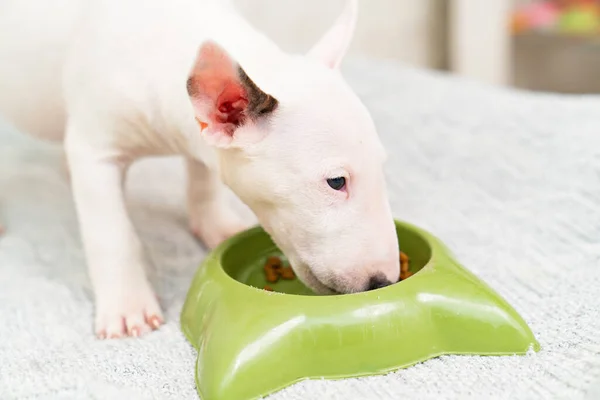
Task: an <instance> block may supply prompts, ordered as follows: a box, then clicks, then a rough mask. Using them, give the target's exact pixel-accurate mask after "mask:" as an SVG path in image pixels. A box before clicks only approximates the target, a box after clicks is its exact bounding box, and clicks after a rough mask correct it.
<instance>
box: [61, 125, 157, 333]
mask: <svg viewBox="0 0 600 400" xmlns="http://www.w3.org/2000/svg"><path fill="white" fill-rule="evenodd" d="M78 136H81V135H77V132H76V131H73V129H69V130H68V131H67V137H66V142H65V145H66V146H65V149H66V152H67V159H68V163H69V169H70V172H71V184H72V188H73V196H74V200H75V206H76V210H77V214H78V219H79V226H80V230H81V236H82V240H83V246H84V250H85V254H86V259H87V263H88V268H89V273H90V278H91V281H92V284H93V287H94V291H95V295H96V328H95V329H96V334H97V335H98V337H101V338H105V337H109V338H110V337H121V336H126V335H130V336H138V335H141V334H143V333H145V332H147V331H150V330H151V329H156V328H157V327H158V326H159V325H160V324H161V323H162V321H163V317H162V314H161V310H160V307H159V305H158V302H157V299H156V296H155V295H154V292H153V290H152V288H151V286H150V284H149V282H148V280H147V278H146V273H145V264H146V262H145V256H144V251H143V248H142V244H141V242H140V240H139V238H138V236H137V234H136V232H135V230H134V227H133V225H132V223H131V221H130V219H129V216H128V213H127V210H126V206H125V199H124V195H123V178H124V175H125V172H126V167H127V165H125V164H123V163H119V162H118V161H117V159H118V153H116V152H114V150H112V149H102V148H98V145H97V144H95V145H90V144H89V143H87V142H85V141H82V140H81V138H80V137H78Z"/></svg>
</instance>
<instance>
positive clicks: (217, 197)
mask: <svg viewBox="0 0 600 400" xmlns="http://www.w3.org/2000/svg"><path fill="white" fill-rule="evenodd" d="M187 171H188V192H187V194H188V213H189V218H190V229H191V230H192V233H194V235H196V236H197V237H198V238H199V239H200V240H202V241H203V242H204V244H205V245H206V246H207V247H208V248H210V249H212V248H214V247H215V246H217V245H218V244H219V243H221V242H222V241H223V240H225V239H227V238H229V237H230V236H233V235H234V234H236V233H238V232H240V231H242V230H244V229H246V228H247V227H248V225H247V224H245V223H244V222H242V220H241V219H240V217H239V216H238V215H236V214H235V213H234V212H233V210H232V209H231V207H230V206H229V205H228V204H227V199H226V198H225V196H224V194H225V192H224V190H223V189H224V186H223V184H222V183H221V181H220V180H219V178H218V177H217V175H216V174H215V173H214V172H213V171H211V170H210V169H209V168H208V167H207V166H206V165H205V164H203V163H202V162H200V161H196V160H193V159H187Z"/></svg>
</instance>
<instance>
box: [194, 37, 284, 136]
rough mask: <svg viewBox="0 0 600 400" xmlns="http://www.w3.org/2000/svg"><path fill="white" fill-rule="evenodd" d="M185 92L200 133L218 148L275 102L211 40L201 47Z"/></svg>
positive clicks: (269, 108)
mask: <svg viewBox="0 0 600 400" xmlns="http://www.w3.org/2000/svg"><path fill="white" fill-rule="evenodd" d="M187 92H188V95H189V97H190V101H191V102H192V106H193V108H194V113H195V114H196V120H197V121H198V123H199V125H200V126H199V129H201V130H202V135H203V136H204V138H205V139H206V141H207V142H208V143H209V144H211V145H214V146H217V147H227V146H229V145H230V144H231V142H232V141H233V139H234V135H235V133H236V131H237V130H238V129H239V128H240V127H242V126H244V125H245V124H248V123H252V122H256V121H258V120H259V119H260V118H265V117H266V116H267V115H268V114H270V113H271V112H273V111H274V110H275V109H276V108H277V105H278V102H277V99H275V98H274V97H272V96H270V95H268V94H267V93H265V92H263V91H262V90H261V89H260V88H259V87H258V86H256V84H255V83H254V82H253V81H252V80H251V79H250V78H249V77H248V75H246V72H245V71H244V70H243V69H242V68H241V67H240V66H239V65H238V64H237V63H236V62H235V61H234V60H233V59H232V58H231V57H230V56H229V55H228V54H227V52H226V51H225V50H224V49H223V48H221V47H220V46H219V45H217V44H216V43H214V42H205V43H204V44H203V45H202V46H201V47H200V50H199V51H198V55H197V57H196V60H195V62H194V66H193V68H192V71H191V73H190V76H189V78H188V81H187Z"/></svg>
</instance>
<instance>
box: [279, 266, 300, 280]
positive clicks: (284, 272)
mask: <svg viewBox="0 0 600 400" xmlns="http://www.w3.org/2000/svg"><path fill="white" fill-rule="evenodd" d="M279 276H281V278H282V279H285V280H292V279H294V278H296V274H294V270H293V269H292V267H284V268H282V269H281V272H280V273H279Z"/></svg>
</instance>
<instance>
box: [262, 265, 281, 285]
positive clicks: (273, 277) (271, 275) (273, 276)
mask: <svg viewBox="0 0 600 400" xmlns="http://www.w3.org/2000/svg"><path fill="white" fill-rule="evenodd" d="M265 277H266V279H267V282H271V283H275V282H277V281H278V280H279V274H278V273H277V271H274V270H273V269H271V268H268V269H267V268H265Z"/></svg>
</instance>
